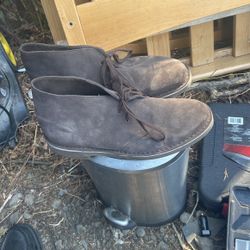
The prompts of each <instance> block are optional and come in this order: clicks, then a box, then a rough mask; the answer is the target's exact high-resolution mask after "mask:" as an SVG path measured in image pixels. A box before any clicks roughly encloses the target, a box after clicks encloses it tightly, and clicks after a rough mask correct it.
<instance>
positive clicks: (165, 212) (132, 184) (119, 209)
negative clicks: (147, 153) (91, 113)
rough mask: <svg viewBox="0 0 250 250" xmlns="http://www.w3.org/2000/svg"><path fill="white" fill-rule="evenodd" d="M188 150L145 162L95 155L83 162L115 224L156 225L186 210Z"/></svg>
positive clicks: (109, 217)
mask: <svg viewBox="0 0 250 250" xmlns="http://www.w3.org/2000/svg"><path fill="white" fill-rule="evenodd" d="M188 158H189V149H186V150H185V151H183V152H180V153H177V154H174V155H171V156H167V157H163V158H158V159H153V160H147V161H145V160H143V161H141V160H140V161H138V160H136V161H134V160H133V161H132V160H121V159H119V160H118V159H112V158H109V157H101V156H98V157H93V158H90V159H89V160H85V161H83V166H84V167H85V168H86V170H87V172H88V174H89V175H90V177H91V178H92V180H93V182H94V184H95V186H96V189H97V191H98V193H99V195H100V198H101V199H102V200H103V202H104V204H105V205H106V206H107V208H106V209H105V210H104V215H105V216H106V218H107V219H108V220H109V221H110V222H111V223H113V224H114V225H115V226H118V227H121V228H128V227H132V226H134V225H141V226H155V225H160V224H164V223H166V222H170V221H172V220H173V219H175V218H176V217H177V216H178V215H179V214H180V213H181V212H182V210H183V209H184V206H185V203H186V176H187V167H188Z"/></svg>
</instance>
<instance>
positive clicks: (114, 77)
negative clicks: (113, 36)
mask: <svg viewBox="0 0 250 250" xmlns="http://www.w3.org/2000/svg"><path fill="white" fill-rule="evenodd" d="M129 56H130V54H129V55H128V56H126V57H125V58H124V59H122V60H121V59H119V57H118V56H117V55H116V54H114V53H113V54H112V55H107V56H106V59H105V60H104V62H103V67H102V73H103V79H104V83H105V86H106V87H107V88H109V89H113V90H115V91H116V92H117V93H118V95H119V97H120V109H122V110H123V111H124V112H125V114H126V119H128V118H129V117H131V118H133V119H135V120H136V121H137V122H138V123H139V125H140V126H141V128H142V129H143V130H144V131H145V132H146V133H147V135H149V136H150V137H151V139H153V140H155V141H162V140H164V139H165V135H164V133H163V131H161V129H159V128H157V127H155V126H154V125H152V124H150V123H147V122H145V121H143V120H141V119H140V118H139V117H138V116H137V115H136V114H135V113H134V112H133V111H132V110H131V109H130V108H129V106H128V102H129V101H132V100H135V99H139V98H144V95H143V93H142V92H141V91H140V90H138V89H136V88H134V87H132V86H131V84H130V83H129V80H128V79H127V78H126V77H125V76H124V75H123V74H122V73H121V72H120V71H118V70H117V64H119V63H121V62H123V61H124V60H126V58H127V57H129ZM107 71H108V72H109V79H110V80H109V81H108V82H107ZM105 80H106V82H105Z"/></svg>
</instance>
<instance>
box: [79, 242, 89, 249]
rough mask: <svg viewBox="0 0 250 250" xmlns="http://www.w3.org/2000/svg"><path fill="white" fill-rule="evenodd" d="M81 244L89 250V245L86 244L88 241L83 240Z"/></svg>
mask: <svg viewBox="0 0 250 250" xmlns="http://www.w3.org/2000/svg"><path fill="white" fill-rule="evenodd" d="M81 244H82V246H83V248H84V249H85V250H88V243H87V242H86V240H82V241H81Z"/></svg>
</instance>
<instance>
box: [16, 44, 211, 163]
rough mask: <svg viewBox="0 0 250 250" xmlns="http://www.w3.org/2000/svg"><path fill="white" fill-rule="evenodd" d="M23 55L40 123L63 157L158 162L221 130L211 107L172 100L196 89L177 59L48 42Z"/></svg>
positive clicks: (26, 49) (24, 50)
mask: <svg viewBox="0 0 250 250" xmlns="http://www.w3.org/2000/svg"><path fill="white" fill-rule="evenodd" d="M21 56H22V60H23V63H24V66H25V68H26V70H27V72H28V74H29V75H30V77H31V78H32V79H33V80H32V91H33V98H34V103H35V108H36V114H37V118H38V121H39V123H40V125H41V128H42V130H43V133H44V135H45V137H46V139H47V141H48V144H49V145H50V147H51V148H52V150H54V151H55V152H57V153H59V154H62V155H67V156H71V157H77V158H85V157H88V156H95V155H106V156H111V157H116V158H125V159H151V158H156V157H162V156H166V155H169V154H172V153H175V152H178V151H181V150H184V149H185V148H187V147H189V146H191V145H192V144H194V143H196V142H197V141H199V140H200V139H202V138H203V137H204V136H205V135H206V134H207V133H208V132H209V131H210V129H211V128H212V126H213V116H212V113H211V110H210V109H209V107H208V106H207V105H206V104H204V103H202V102H199V101H197V100H191V99H183V98H166V99H164V97H173V96H176V95H177V94H180V93H182V92H183V91H184V90H185V89H186V88H187V87H188V86H189V84H190V83H191V73H190V71H189V69H188V68H187V67H186V66H185V65H184V64H182V63H181V62H180V61H178V60H176V59H170V58H166V57H159V56H157V57H155V56H154V57H147V56H139V57H130V54H128V55H127V56H126V57H125V58H123V59H120V58H119V56H118V55H117V54H116V53H109V54H106V53H105V52H104V51H103V50H102V49H100V48H96V47H92V46H74V47H73V46H57V45H46V44H24V45H23V46H22V47H21Z"/></svg>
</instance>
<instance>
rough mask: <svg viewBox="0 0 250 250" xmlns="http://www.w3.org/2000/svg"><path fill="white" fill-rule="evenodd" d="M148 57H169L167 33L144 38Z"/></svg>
mask: <svg viewBox="0 0 250 250" xmlns="http://www.w3.org/2000/svg"><path fill="white" fill-rule="evenodd" d="M146 41H147V52H148V55H149V56H152V55H154V56H169V57H170V56H171V50H170V40H169V33H168V32H166V33H164V34H158V35H155V36H151V37H148V38H146Z"/></svg>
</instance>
